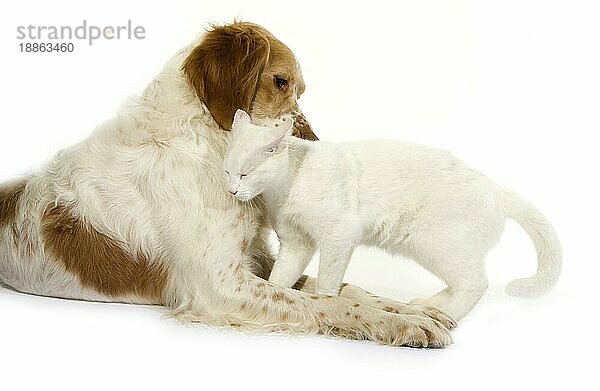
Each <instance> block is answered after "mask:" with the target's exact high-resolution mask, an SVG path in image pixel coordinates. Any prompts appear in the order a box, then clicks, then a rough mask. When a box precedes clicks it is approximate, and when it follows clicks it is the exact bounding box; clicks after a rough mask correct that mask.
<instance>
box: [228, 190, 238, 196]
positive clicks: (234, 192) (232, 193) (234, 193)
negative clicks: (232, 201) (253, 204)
mask: <svg viewBox="0 0 600 391" xmlns="http://www.w3.org/2000/svg"><path fill="white" fill-rule="evenodd" d="M237 192H238V191H237V190H236V191H231V190H229V194H231V195H236V194H237Z"/></svg>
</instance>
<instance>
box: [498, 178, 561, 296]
mask: <svg viewBox="0 0 600 391" xmlns="http://www.w3.org/2000/svg"><path fill="white" fill-rule="evenodd" d="M502 192H503V195H504V208H505V214H506V216H507V217H510V218H512V219H513V220H515V221H516V222H517V223H519V225H520V226H521V227H522V228H523V229H524V230H525V232H527V235H529V237H530V238H531V241H532V242H533V244H534V245H535V249H536V251H537V257H538V266H537V272H536V273H535V274H534V275H533V276H531V277H528V278H520V279H517V280H514V281H512V282H510V283H509V284H508V285H507V286H506V293H508V294H509V295H511V296H521V297H533V296H540V295H543V294H545V293H546V292H548V291H549V290H550V289H551V288H552V287H553V286H554V284H556V281H557V280H558V276H559V275H560V270H561V266H562V249H561V246H560V242H559V240H558V237H557V236H556V232H554V228H552V225H551V224H550V222H549V221H548V220H547V219H546V217H545V216H544V215H543V214H542V213H541V212H540V211H539V210H537V209H536V208H535V207H534V206H533V205H531V204H530V203H529V202H527V201H526V200H524V199H523V198H522V197H521V196H519V195H518V194H516V193H513V192H511V191H509V190H506V189H503V190H502Z"/></svg>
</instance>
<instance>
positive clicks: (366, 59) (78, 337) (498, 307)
mask: <svg viewBox="0 0 600 391" xmlns="http://www.w3.org/2000/svg"><path fill="white" fill-rule="evenodd" d="M82 3H83V2H72V3H67V2H64V1H57V0H52V1H42V0H39V1H28V2H13V4H12V5H11V8H10V9H6V7H3V8H4V9H3V12H2V15H1V16H0V18H1V19H0V29H1V30H0V31H1V33H0V44H1V47H0V50H1V53H2V59H1V60H0V64H1V65H0V66H1V72H0V86H1V91H0V99H1V107H2V111H1V114H2V120H1V121H0V132H1V133H0V135H1V137H0V179H1V180H6V179H8V178H10V177H13V176H15V175H18V174H21V173H24V172H26V171H27V170H29V169H32V168H35V167H36V166H38V165H40V164H42V163H43V162H44V161H45V160H47V159H49V158H50V157H51V156H52V155H53V153H55V152H56V151H57V150H58V149H60V148H63V147H65V146H67V145H69V144H71V143H74V142H76V141H78V140H80V139H82V138H84V137H85V136H86V135H87V134H88V133H89V132H90V131H91V130H92V129H93V128H94V127H95V126H96V125H97V124H99V123H100V122H101V121H103V120H105V119H107V118H109V117H110V116H111V114H112V113H114V112H115V110H116V109H117V108H118V107H119V105H120V104H121V103H122V102H123V101H124V100H125V99H126V98H127V97H128V96H129V95H131V94H136V93H139V92H141V90H142V89H143V88H144V86H145V84H146V83H148V82H149V81H150V80H151V78H152V77H153V76H154V75H155V74H157V73H158V72H159V71H160V69H161V66H162V64H163V63H164V62H166V60H167V59H168V58H169V57H170V55H171V54H172V53H174V52H175V51H176V50H177V49H179V48H180V47H182V46H184V45H185V44H187V43H188V42H189V41H191V40H192V39H193V38H194V37H195V36H196V35H197V34H198V33H200V32H201V31H202V29H203V28H205V27H206V26H207V22H211V21H218V22H223V21H230V20H232V19H233V18H234V17H242V18H243V19H244V20H248V21H254V22H257V23H260V24H263V25H264V26H266V27H267V28H268V29H270V30H271V31H272V32H273V33H274V34H275V35H276V36H277V37H279V38H280V39H281V40H282V41H284V42H285V43H287V44H288V45H289V46H290V47H291V48H292V50H294V52H295V53H296V55H297V56H298V58H299V59H300V61H301V64H302V68H303V71H304V75H305V79H306V82H307V86H308V88H307V92H306V94H305V95H304V96H303V97H302V99H301V105H302V107H303V109H304V111H305V113H306V115H307V117H308V118H309V120H310V121H311V122H312V123H313V125H314V128H315V131H316V133H317V134H318V135H319V136H320V137H321V138H322V139H328V140H351V139H359V138H367V137H368V138H371V137H387V138H397V139H402V140H411V141H417V142H420V143H424V144H429V145H434V146H441V147H445V148H448V149H451V150H452V151H454V152H455V153H456V154H457V155H458V156H460V157H462V158H463V159H464V160H465V161H466V162H468V163H469V164H471V165H473V166H474V167H476V168H478V169H480V170H482V171H483V172H485V173H487V174H488V175H490V176H491V177H492V178H494V179H495V180H496V181H497V182H498V183H500V184H502V185H504V186H507V187H509V188H512V189H514V190H516V191H518V192H520V193H521V194H522V195H523V196H525V197H526V198H528V199H529V200H530V201H531V202H533V203H534V204H535V205H537V206H538V207H539V208H540V209H541V210H542V211H544V212H545V213H546V215H547V216H548V218H549V219H550V220H551V221H552V222H553V224H554V225H555V227H556V230H557V232H558V234H559V236H560V238H561V239H562V243H563V247H564V254H565V257H564V272H563V275H562V277H561V279H560V282H559V284H558V285H557V287H556V288H555V289H554V290H553V291H552V293H551V294H550V295H548V296H546V297H544V298H542V299H539V300H522V299H515V298H511V297H508V296H506V295H505V294H504V293H503V289H504V284H505V283H507V282H508V281H510V280H511V279H513V278H516V277H523V276H527V275H529V274H531V273H532V272H533V270H534V269H535V253H534V250H533V247H532V245H531V243H530V242H529V240H528V238H527V237H526V236H525V234H524V233H523V232H522V231H521V230H520V229H519V228H518V227H517V226H516V224H514V223H512V222H509V223H507V227H506V231H505V234H504V236H503V239H502V240H501V243H500V244H499V245H498V246H497V247H496V248H495V249H494V250H493V251H492V253H491V254H490V255H489V259H488V263H487V266H488V272H489V278H490V281H491V286H490V289H489V291H488V293H487V295H486V296H485V298H484V299H483V300H482V301H481V303H480V304H479V305H478V307H477V308H476V309H475V310H474V311H473V312H472V313H471V314H470V315H469V316H468V317H467V318H466V319H464V321H463V322H462V323H461V325H460V327H459V328H458V329H457V330H456V332H455V333H454V338H455V344H454V345H453V346H452V347H450V348H449V349H446V350H436V351H432V350H415V349H392V348H387V347H381V346H377V345H375V344H372V343H361V342H351V341H339V340H331V339H326V338H322V337H304V338H290V337H284V336H277V335H246V334H238V333H235V332H230V331H219V330H214V329H210V328H207V327H203V326H197V327H184V326H181V325H180V324H178V323H176V322H175V321H173V320H170V319H166V318H162V316H163V315H164V314H165V312H164V311H162V310H160V309H158V308H149V307H135V306H128V305H117V304H114V305H113V304H98V303H83V302H72V301H65V300H58V299H49V298H39V297H31V296H26V295H22V294H17V293H14V292H11V291H8V290H6V289H2V288H0V311H1V315H0V341H1V342H0V387H1V388H2V389H4V390H18V389H103V390H105V389H115V390H120V389H132V390H133V389H136V390H137V389H142V388H145V389H169V390H171V389H180V388H182V387H186V388H192V389H229V388H234V387H235V388H240V389H255V388H256V389H282V390H285V389H304V390H306V389H311V388H316V389H322V388H324V387H329V388H336V389H337V388H339V389H377V387H384V386H385V387H387V388H393V389H413V388H414V389H418V390H422V389H430V388H431V389H433V388H441V387H443V388H444V389H457V388H458V387H461V388H463V389H477V390H480V389H515V390H517V389H518V390H520V389H524V388H525V387H528V388H529V387H536V389H544V388H546V389H566V388H567V387H568V388H569V389H589V388H592V387H593V384H596V387H597V385H598V381H597V379H593V377H595V373H594V372H593V371H595V370H597V354H598V350H599V349H598V348H599V346H598V323H597V321H598V316H597V311H598V303H597V301H598V293H597V292H596V289H595V287H596V286H597V285H598V283H597V279H598V272H599V266H598V260H599V256H598V253H597V251H596V248H595V247H596V246H595V245H594V244H595V242H597V241H598V224H597V222H598V219H599V218H600V216H599V213H598V209H599V208H598V204H597V203H598V200H599V199H600V192H599V191H598V186H597V181H598V174H597V172H596V171H597V168H598V167H599V159H598V153H597V133H598V131H600V113H599V108H600V92H599V91H600V77H599V70H600V56H599V38H600V27H599V26H600V23H599V22H598V21H599V20H600V12H599V10H598V3H597V1H577V0H569V1H566V0H565V1H550V0H546V1H541V0H540V1H529V0H518V1H517V0H511V1H493V2H492V1H395V2H389V3H384V2H381V3H379V2H375V1H370V2H360V3H359V4H356V5H352V4H351V3H350V2H339V3H333V2H326V1H318V2H315V3H311V2H308V1H294V2H284V1H282V0H279V1H272V2H267V1H265V2H260V3H258V2H257V3H254V2H249V1H224V0H212V1H193V2H183V1H174V0H170V1H167V2H161V3H160V5H159V4H156V5H154V4H150V3H149V2H142V1H138V2H126V3H125V2H121V1H106V0H105V1H96V2H93V3H89V4H88V3H87V2H86V3H85V4H82ZM84 18H85V19H87V20H88V23H92V24H97V25H119V24H124V23H126V22H127V19H132V21H133V23H134V24H136V25H142V26H144V27H145V28H146V31H147V38H146V39H145V40H143V41H97V42H96V43H95V44H94V45H93V46H92V47H89V46H87V44H86V43H84V42H76V50H75V52H74V53H71V54H56V53H54V54H25V53H20V52H19V49H18V44H19V41H18V40H17V39H16V27H17V26H19V25H28V24H39V25H61V24H67V25H72V26H76V25H78V24H80V23H81V21H82V20H83V19H84ZM311 267H312V270H314V265H312V266H311ZM347 279H348V280H349V281H352V282H355V283H358V284H360V285H361V286H364V287H366V288H369V289H371V290H373V291H375V292H377V293H381V294H386V295H389V296H391V297H394V298H397V299H402V300H407V299H411V298H413V297H415V296H423V295H428V294H431V293H433V292H435V291H436V290H437V289H439V288H440V287H441V284H440V283H439V282H438V281H437V280H435V279H434V278H433V277H431V276H430V275H428V274H427V273H425V272H424V271H422V270H420V269H419V268H417V267H416V266H414V264H412V263H411V261H408V260H400V259H391V258H389V257H387V256H385V255H383V254H382V253H379V252H378V251H374V250H369V251H358V252H357V253H356V254H355V257H354V261H353V262H352V263H351V265H350V269H349V271H348V274H347ZM409 387H410V388H409Z"/></svg>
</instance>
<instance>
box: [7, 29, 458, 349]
mask: <svg viewBox="0 0 600 391" xmlns="http://www.w3.org/2000/svg"><path fill="white" fill-rule="evenodd" d="M303 90H304V81H303V78H302V73H301V71H300V67H299V65H298V62H297V61H296V58H295V57H294V55H293V53H292V52H291V51H290V50H289V49H288V48H287V47H286V46H285V45H284V44H283V43H281V42H280V41H279V40H277V39H276V38H275V37H274V36H273V35H272V34H270V33H269V32H268V31H266V30H265V29H264V28H262V27H260V26H258V25H254V24H250V23H241V22H236V23H233V24H230V25H226V26H214V27H213V28H211V30H210V31H207V32H206V33H205V34H204V35H203V36H201V37H200V38H199V39H198V40H197V41H196V42H194V43H193V44H192V45H190V46H189V47H187V48H185V49H183V50H181V51H180V52H179V53H177V54H176V55H175V56H174V57H173V58H172V59H171V60H170V61H169V62H168V63H167V65H166V66H165V68H164V69H163V71H162V72H161V73H160V74H159V75H158V76H157V77H156V78H155V79H154V80H153V81H152V82H151V83H150V84H149V86H148V87H147V89H146V90H145V91H144V93H143V94H142V95H141V96H140V97H139V98H136V99H133V100H131V101H130V102H128V103H127V104H126V105H125V106H124V107H123V108H122V109H121V110H120V111H119V112H118V113H117V115H116V116H115V117H114V118H112V119H110V120H109V121H107V122H106V123H104V124H102V125H101V126H100V127H99V128H98V129H97V130H96V131H95V132H94V133H93V134H92V135H91V136H90V137H89V138H88V139H87V140H85V141H84V142H82V143H80V144H77V145H75V146H72V147H70V148H68V149H65V150H63V151H61V152H60V153H58V154H57V155H56V157H55V158H54V159H53V160H52V161H51V162H50V163H49V164H48V165H47V166H46V167H45V169H43V170H42V171H40V172H37V173H35V174H32V175H30V176H27V177H25V178H21V179H18V180H14V181H11V182H8V183H5V184H3V185H2V186H0V279H1V281H2V282H4V283H6V284H8V285H10V286H12V287H14V288H15V289H17V290H19V291H22V292H28V293H34V294H38V295H46V296H54V297H65V298H74V299H83V300H96V301H119V302H130V303H149V304H162V305H166V306H169V307H170V308H172V309H173V312H174V313H175V314H177V315H178V316H179V317H180V318H181V319H185V320H189V321H202V322H207V323H210V324H215V325H238V326H241V327H244V328H249V329H258V330H281V331H288V332H297V333H324V334H331V335H340V336H344V337H348V338H356V339H370V340H374V341H377V342H380V343H384V344H390V345H410V346H445V345H447V344H449V343H450V341H451V339H450V336H449V333H448V329H449V328H451V327H453V326H454V323H453V321H452V320H450V319H449V318H447V317H446V316H445V315H443V314H442V313H440V312H439V311H437V310H436V309H434V308H431V307H419V306H409V305H404V304H399V303H396V302H393V301H390V300H387V299H384V298H379V297H375V296H373V295H370V294H369V293H367V292H365V291H363V290H361V289H359V288H356V287H352V286H349V285H346V286H345V287H344V288H343V289H342V296H341V297H326V296H317V295H314V294H311V293H310V292H311V291H313V290H314V281H313V280H312V279H310V278H307V277H303V278H302V279H301V280H300V281H299V282H298V283H297V284H296V288H297V290H292V289H285V288H281V287H278V286H275V285H273V284H271V283H269V282H267V281H265V279H264V278H267V277H268V275H269V273H270V270H271V267H272V263H273V262H272V258H271V256H270V254H269V251H268V248H267V245H266V241H265V232H266V227H265V225H264V224H263V222H262V221H261V218H260V213H258V212H257V210H256V208H255V207H252V206H251V205H249V204H241V203H239V202H237V201H236V200H235V199H234V198H232V197H229V196H228V195H227V194H226V192H224V191H223V188H224V186H225V184H224V183H223V181H224V178H223V175H222V173H221V167H222V160H223V154H224V149H225V144H226V140H227V137H226V132H225V131H224V129H225V130H226V129H229V128H230V126H231V122H232V119H233V115H234V112H235V110H236V109H238V108H241V109H244V110H246V111H248V112H249V113H251V115H252V117H253V120H256V121H260V120H261V119H263V118H278V117H279V116H282V115H292V116H294V117H296V119H297V120H296V123H297V124H299V126H297V128H296V129H295V135H297V136H300V137H302V138H306V139H313V140H314V139H316V137H315V135H314V134H313V132H312V130H311V128H310V125H309V124H308V122H307V121H306V120H305V119H304V118H303V115H302V112H301V111H300V110H299V108H298V104H297V99H298V97H299V96H300V94H301V93H302V92H303Z"/></svg>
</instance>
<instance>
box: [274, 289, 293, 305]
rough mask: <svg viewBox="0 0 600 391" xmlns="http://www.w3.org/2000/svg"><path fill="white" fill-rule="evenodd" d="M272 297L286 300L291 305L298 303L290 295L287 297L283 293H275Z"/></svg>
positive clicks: (277, 299)
mask: <svg viewBox="0 0 600 391" xmlns="http://www.w3.org/2000/svg"><path fill="white" fill-rule="evenodd" d="M271 299H273V301H276V302H277V301H285V302H286V303H287V304H289V305H293V304H296V302H295V301H294V300H292V299H290V298H289V297H287V296H286V295H284V294H283V293H279V292H278V293H274V294H273V296H272V297H271Z"/></svg>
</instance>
